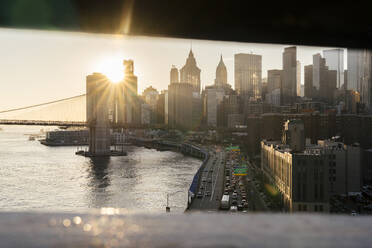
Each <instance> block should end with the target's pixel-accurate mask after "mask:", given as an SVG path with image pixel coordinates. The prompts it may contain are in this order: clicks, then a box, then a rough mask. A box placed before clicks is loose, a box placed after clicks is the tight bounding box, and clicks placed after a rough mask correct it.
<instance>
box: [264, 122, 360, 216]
mask: <svg viewBox="0 0 372 248" xmlns="http://www.w3.org/2000/svg"><path fill="white" fill-rule="evenodd" d="M360 157H361V150H360V148H359V147H358V146H346V145H344V144H343V143H341V142H336V141H332V140H319V141H318V143H317V144H315V145H312V144H310V143H306V142H305V135H304V124H303V123H302V121H300V120H290V121H289V120H288V121H287V122H286V123H285V126H284V135H283V138H282V142H279V141H266V140H263V141H261V169H262V171H263V172H264V174H265V175H266V177H267V178H269V180H270V181H271V183H272V184H274V185H275V187H276V188H277V189H278V190H279V191H280V192H281V194H282V196H283V202H284V206H285V209H286V210H287V211H289V212H297V211H307V212H329V198H330V196H331V195H334V194H348V193H349V192H359V191H360V187H361V167H360Z"/></svg>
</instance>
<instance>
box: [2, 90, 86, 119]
mask: <svg viewBox="0 0 372 248" xmlns="http://www.w3.org/2000/svg"><path fill="white" fill-rule="evenodd" d="M85 97H86V95H85V94H82V95H78V96H73V97H68V98H64V99H59V100H55V101H49V102H45V103H40V104H34V105H30V106H24V107H20V108H13V109H7V110H1V111H0V125H40V126H86V121H85V118H86V117H85V115H86V114H85V113H86V99H85Z"/></svg>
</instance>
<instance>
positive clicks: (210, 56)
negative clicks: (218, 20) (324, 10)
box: [0, 29, 346, 110]
mask: <svg viewBox="0 0 372 248" xmlns="http://www.w3.org/2000/svg"><path fill="white" fill-rule="evenodd" d="M0 43H1V46H0V52H1V54H2V56H3V57H6V58H7V59H6V60H2V61H0V67H1V68H2V70H1V71H2V83H1V84H0V99H1V100H0V110H6V109H9V108H14V107H22V106H28V105H32V104H38V103H40V102H48V101H49V100H55V99H62V98H66V97H70V96H74V95H79V94H84V93H85V83H84V82H85V77H86V76H87V75H89V74H91V73H93V72H102V73H104V74H106V75H107V76H108V77H109V78H110V79H112V80H113V81H119V80H120V79H121V77H122V75H123V73H122V71H123V65H122V61H123V60H124V59H133V60H134V61H135V65H134V66H135V74H136V75H137V77H138V93H139V94H140V93H142V92H143V90H144V89H145V88H146V87H148V86H150V85H151V86H153V87H154V88H156V89H157V90H159V91H160V90H163V89H166V88H167V87H168V84H169V71H170V69H171V67H172V65H175V66H177V67H178V68H180V67H182V66H183V65H184V64H185V61H186V58H187V56H188V53H189V50H190V48H191V47H192V50H193V52H194V55H195V58H196V62H197V65H198V67H199V68H200V69H201V84H202V86H207V85H212V84H213V83H214V79H215V72H216V67H217V64H218V62H219V59H220V55H221V54H222V56H223V60H224V62H225V65H226V67H227V76H228V83H229V84H230V85H231V86H232V87H234V54H235V53H251V52H252V53H254V54H258V55H262V77H263V78H265V77H267V70H270V69H281V68H282V53H283V48H284V47H285V45H269V44H267V45H266V44H249V43H248V44H247V43H233V42H217V41H201V40H183V39H169V38H148V37H129V36H125V37H124V36H119V35H118V36H113V35H101V34H84V33H72V32H55V31H36V30H12V29H0ZM297 49H298V50H297V56H298V60H299V61H300V62H301V64H302V65H307V64H311V63H312V55H313V54H316V53H321V51H322V50H324V49H327V48H323V47H322V48H321V47H305V46H298V47H297ZM344 62H345V65H346V59H345V61H344ZM14 65H16V66H14ZM301 81H302V84H304V81H303V74H302V80H301ZM15 96H17V97H15Z"/></svg>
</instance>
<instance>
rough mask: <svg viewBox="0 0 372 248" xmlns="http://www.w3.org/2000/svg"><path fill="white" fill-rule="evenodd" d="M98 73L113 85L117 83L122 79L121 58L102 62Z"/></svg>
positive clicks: (112, 58)
mask: <svg viewBox="0 0 372 248" xmlns="http://www.w3.org/2000/svg"><path fill="white" fill-rule="evenodd" d="M98 71H99V72H101V73H103V74H105V75H106V76H107V77H108V79H110V80H111V81H112V82H113V83H118V82H120V81H121V80H122V79H123V78H124V67H123V58H121V57H119V56H117V57H111V58H107V59H104V60H102V62H101V64H100V65H99V68H98Z"/></svg>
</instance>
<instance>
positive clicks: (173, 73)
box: [170, 65, 180, 83]
mask: <svg viewBox="0 0 372 248" xmlns="http://www.w3.org/2000/svg"><path fill="white" fill-rule="evenodd" d="M179 81H180V79H179V76H178V69H177V67H175V66H174V65H172V69H171V71H170V83H179Z"/></svg>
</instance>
